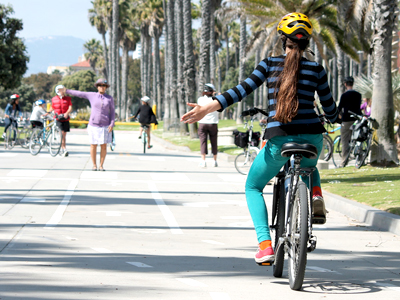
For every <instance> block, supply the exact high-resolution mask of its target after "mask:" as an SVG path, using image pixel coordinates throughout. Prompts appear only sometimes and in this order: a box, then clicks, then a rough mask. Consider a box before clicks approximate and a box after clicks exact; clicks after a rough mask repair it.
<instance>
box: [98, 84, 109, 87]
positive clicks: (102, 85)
mask: <svg viewBox="0 0 400 300" xmlns="http://www.w3.org/2000/svg"><path fill="white" fill-rule="evenodd" d="M97 86H100V87H107V86H108V85H106V84H98V85H97Z"/></svg>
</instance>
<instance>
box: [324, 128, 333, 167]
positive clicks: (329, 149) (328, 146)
mask: <svg viewBox="0 0 400 300" xmlns="http://www.w3.org/2000/svg"><path fill="white" fill-rule="evenodd" d="M323 138H324V144H323V147H322V153H323V160H324V161H328V160H330V159H331V157H332V155H333V141H332V139H331V137H330V136H329V135H327V134H324V135H323Z"/></svg>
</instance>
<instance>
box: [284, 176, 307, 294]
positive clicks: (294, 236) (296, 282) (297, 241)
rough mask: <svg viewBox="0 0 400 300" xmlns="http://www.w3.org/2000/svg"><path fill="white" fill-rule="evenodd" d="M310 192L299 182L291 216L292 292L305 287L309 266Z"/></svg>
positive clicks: (290, 264) (290, 265)
mask: <svg viewBox="0 0 400 300" xmlns="http://www.w3.org/2000/svg"><path fill="white" fill-rule="evenodd" d="M308 217H309V216H308V192H307V187H306V184H305V183H304V182H302V181H301V182H299V185H298V189H297V191H296V195H295V197H294V200H293V204H292V210H291V214H290V221H289V222H290V224H289V226H290V230H291V232H290V236H289V249H288V255H289V263H288V270H289V284H290V288H291V289H292V290H300V289H301V287H302V285H303V280H304V273H305V271H306V264H307V241H308Z"/></svg>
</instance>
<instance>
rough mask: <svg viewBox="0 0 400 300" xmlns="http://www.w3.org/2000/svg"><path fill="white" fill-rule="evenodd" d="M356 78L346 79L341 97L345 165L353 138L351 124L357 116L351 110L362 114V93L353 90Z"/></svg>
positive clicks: (340, 108)
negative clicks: (344, 89)
mask: <svg viewBox="0 0 400 300" xmlns="http://www.w3.org/2000/svg"><path fill="white" fill-rule="evenodd" d="M353 85H354V78H353V77H351V76H349V77H346V78H345V79H344V86H345V88H346V91H345V92H344V93H343V94H342V96H341V97H340V102H339V108H338V110H339V115H340V118H341V121H342V126H341V127H340V135H341V140H342V158H343V162H342V164H341V165H340V166H341V167H344V159H345V158H346V157H347V155H348V153H349V151H350V140H351V125H353V123H354V121H355V120H356V118H354V117H352V116H351V113H349V111H352V112H353V113H356V114H358V115H361V109H360V107H361V94H360V93H359V92H357V91H355V90H353Z"/></svg>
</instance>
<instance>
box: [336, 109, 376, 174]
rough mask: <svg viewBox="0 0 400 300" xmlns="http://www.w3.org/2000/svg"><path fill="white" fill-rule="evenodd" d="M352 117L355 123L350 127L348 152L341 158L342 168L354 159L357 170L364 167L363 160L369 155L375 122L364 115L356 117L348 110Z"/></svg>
mask: <svg viewBox="0 0 400 300" xmlns="http://www.w3.org/2000/svg"><path fill="white" fill-rule="evenodd" d="M349 113H351V114H352V115H351V116H352V117H355V118H356V119H357V121H355V122H354V124H353V125H352V126H351V130H352V133H351V140H350V150H349V152H348V153H347V155H346V157H343V163H342V166H343V167H345V166H346V165H347V164H348V163H349V161H350V160H351V158H354V159H355V166H356V168H357V169H359V168H361V167H362V166H363V165H364V162H365V159H366V158H367V156H368V154H369V150H370V148H371V143H372V133H373V125H375V126H376V127H377V126H378V125H377V122H376V120H375V119H373V118H371V117H367V116H364V115H357V114H356V113H354V112H352V111H350V110H349Z"/></svg>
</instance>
